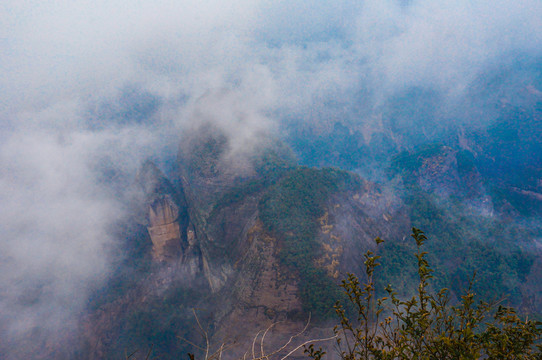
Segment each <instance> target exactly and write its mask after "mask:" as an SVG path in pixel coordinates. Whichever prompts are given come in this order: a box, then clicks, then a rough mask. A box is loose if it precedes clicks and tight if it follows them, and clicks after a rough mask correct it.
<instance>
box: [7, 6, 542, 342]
mask: <svg viewBox="0 0 542 360" xmlns="http://www.w3.org/2000/svg"><path fill="white" fill-rule="evenodd" d="M0 54H1V55H0V68H1V73H0V169H1V171H0V204H1V207H0V234H1V235H0V289H1V290H0V321H2V320H3V321H4V323H5V324H9V325H8V326H9V329H10V331H11V332H10V334H12V335H13V336H16V335H17V334H18V333H19V332H21V331H22V332H24V331H26V330H28V329H30V328H32V327H33V326H35V325H37V324H39V326H42V327H46V328H51V329H54V328H56V327H57V326H65V324H66V323H69V321H66V319H70V318H73V315H74V314H77V313H78V311H80V310H81V309H82V306H83V304H84V301H85V299H86V296H87V293H88V291H89V289H91V288H92V286H94V285H95V284H99V283H100V281H102V279H103V278H104V276H105V275H106V274H107V273H108V271H109V264H110V260H111V259H110V257H108V253H109V250H108V249H111V247H114V246H115V243H114V239H113V238H112V236H111V235H110V232H109V230H108V226H110V225H111V224H113V223H114V222H115V221H116V220H118V219H120V218H122V216H123V214H124V210H123V205H122V198H123V196H124V195H125V194H122V193H121V192H120V191H119V187H118V186H115V184H114V183H111V182H110V181H108V179H106V178H104V177H105V176H106V175H104V174H107V173H108V171H110V170H114V171H116V172H118V173H119V174H121V176H120V178H119V181H128V182H129V179H130V177H131V176H132V175H133V174H134V172H135V171H136V169H137V167H138V166H139V164H140V162H141V161H142V159H145V158H147V157H149V156H150V157H157V158H159V159H160V158H162V157H164V156H166V155H167V154H171V153H172V152H173V153H174V152H175V151H176V147H177V141H178V136H181V135H182V133H183V131H184V130H186V129H189V128H193V127H197V126H200V124H201V123H204V122H213V123H214V124H215V125H216V126H218V127H219V128H221V129H223V131H224V132H225V133H226V134H227V136H229V137H230V144H231V149H230V150H231V152H230V155H231V156H237V155H239V154H240V153H241V152H243V151H247V149H248V151H250V150H251V149H253V148H254V147H256V146H258V144H259V141H258V139H259V138H260V137H261V136H262V135H263V136H265V134H267V133H268V132H274V131H276V129H277V128H278V124H279V123H280V121H281V119H280V116H281V115H280V114H282V115H284V114H286V115H288V116H291V117H296V116H300V117H303V116H304V115H303V114H307V113H311V114H316V115H315V119H314V121H317V120H318V113H319V112H321V111H324V110H325V107H326V106H327V105H326V104H333V103H337V102H338V103H341V104H345V105H344V106H346V107H348V106H350V104H352V103H354V102H356V101H357V100H356V97H357V96H359V93H360V92H363V93H364V94H366V96H368V97H370V101H368V102H367V103H368V104H371V106H375V107H377V106H378V105H379V104H381V103H382V102H383V101H384V100H385V99H386V98H387V97H388V96H390V95H391V94H394V93H396V92H398V91H402V90H405V89H408V88H410V87H412V86H418V87H424V88H430V89H434V90H437V91H439V92H441V93H443V94H446V95H448V96H450V97H454V96H461V94H462V93H463V91H464V90H465V89H466V88H468V86H469V85H470V84H471V83H472V81H473V80H474V79H475V78H476V76H478V75H479V74H480V73H482V72H484V71H486V70H487V69H490V68H492V67H498V66H499V65H502V64H506V63H508V62H511V61H513V60H514V59H515V58H517V57H522V58H538V59H540V57H541V55H542V2H541V1H540V0H517V1H509V0H506V1H505V0H491V1H489V0H479V1H467V0H454V1H447V0H444V1H429V0H425V1H424V0H420V1H417V0H397V1H386V0H378V1H361V0H358V1H348V0H346V1H341V0H336V1H320V0H314V1H295V0H288V1H286V0H284V1H283V0H276V1H270V0H252V1H248V0H239V1H234V2H232V1H216V0H198V1H195V0H177V1H166V0H162V1H161V0H155V1H137V0H135V1H118V0H107V1H102V0H93V1H77V0H69V1H68V0H58V1H34V0H28V1H21V0H18V1H13V0H7V1H3V2H2V4H1V5H0ZM539 90H540V89H539ZM315 109H316V110H315ZM345 111H346V112H348V109H346V110H345ZM354 121H359V122H363V121H365V119H363V118H359V119H357V118H355V119H354ZM21 299H22V300H21ZM2 318H3V319H2ZM7 318H9V319H10V320H9V321H8V320H6V319H7Z"/></svg>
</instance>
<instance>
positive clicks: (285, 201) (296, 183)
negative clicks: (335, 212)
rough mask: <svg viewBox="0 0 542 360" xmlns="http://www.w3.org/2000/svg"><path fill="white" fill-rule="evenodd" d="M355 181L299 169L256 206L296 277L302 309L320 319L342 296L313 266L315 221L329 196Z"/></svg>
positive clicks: (331, 173) (350, 177)
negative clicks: (279, 242) (279, 243)
mask: <svg viewBox="0 0 542 360" xmlns="http://www.w3.org/2000/svg"><path fill="white" fill-rule="evenodd" d="M356 179H357V178H356V177H355V176H354V175H351V174H350V173H347V172H344V171H339V170H335V169H331V168H325V169H313V168H307V167H298V168H296V169H294V170H292V171H290V172H289V173H287V174H286V175H285V176H284V177H282V178H281V179H280V180H279V181H278V182H277V183H276V184H274V185H273V186H272V187H271V188H270V189H269V191H268V192H267V193H266V194H265V195H264V196H263V197H262V199H261V201H260V204H259V211H260V217H261V219H262V221H263V223H264V225H265V226H266V228H267V230H268V231H270V232H271V233H272V234H274V235H275V236H276V237H277V238H278V239H279V240H280V241H281V250H280V253H279V257H280V261H281V262H282V264H284V265H285V266H287V267H289V268H290V269H291V270H293V271H294V272H295V273H297V274H299V278H300V281H299V288H300V296H301V300H302V302H303V304H304V307H305V310H306V311H309V312H312V313H313V314H314V315H316V316H317V317H320V318H323V317H326V316H329V315H330V314H331V312H332V307H333V303H334V302H335V301H336V300H337V299H338V298H340V296H341V295H340V292H339V291H338V289H337V288H336V286H335V285H334V283H333V281H332V280H331V279H330V278H329V276H328V275H327V274H326V272H325V270H323V269H320V268H318V267H316V266H315V265H314V260H315V258H316V257H317V256H318V255H319V254H320V251H321V250H320V246H319V244H318V243H316V241H315V237H316V234H317V231H318V218H319V217H321V216H322V215H323V214H324V212H325V208H324V206H325V204H326V202H327V200H328V198H329V196H330V195H331V194H332V193H334V192H336V191H339V190H344V189H345V188H347V187H348V186H352V184H353V183H355V182H356V181H357V180H356Z"/></svg>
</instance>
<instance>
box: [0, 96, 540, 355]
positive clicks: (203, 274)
mask: <svg viewBox="0 0 542 360" xmlns="http://www.w3.org/2000/svg"><path fill="white" fill-rule="evenodd" d="M524 90H525V91H526V92H527V95H525V96H524V97H523V99H524V101H523V103H521V104H517V103H516V104H515V105H514V106H512V105H510V104H509V103H508V102H507V101H505V100H503V99H502V98H499V101H498V103H499V104H500V105H499V106H497V107H496V110H495V111H494V112H493V113H492V114H493V117H492V118H491V119H488V124H487V126H484V127H476V126H468V124H463V125H462V126H460V127H456V128H449V129H441V130H440V131H441V133H440V134H439V135H438V136H428V137H425V138H424V135H423V133H424V132H426V130H424V129H421V130H420V129H419V130H420V132H419V133H418V134H415V133H412V134H410V135H409V136H406V135H404V134H401V133H400V130H397V129H394V128H393V126H390V125H389V122H390V121H391V122H393V121H396V120H397V119H395V120H394V117H393V116H391V115H390V117H389V118H388V119H387V120H386V119H385V117H384V118H383V119H384V120H381V121H382V122H381V123H380V125H379V127H376V128H372V129H365V130H366V131H369V130H370V131H369V132H368V133H366V134H365V135H363V134H362V133H360V132H358V130H356V128H354V127H347V126H346V125H344V124H342V123H341V122H335V123H334V124H333V125H332V131H331V132H330V133H329V135H327V136H307V134H304V135H303V136H304V139H305V142H304V143H303V142H299V141H298V140H296V139H295V133H289V135H288V136H294V138H292V137H290V138H288V136H286V137H285V139H278V138H275V139H268V143H266V144H265V146H263V147H261V148H258V150H257V151H254V152H253V153H249V154H248V155H246V154H245V157H243V158H239V157H231V156H230V154H231V147H232V144H230V143H229V142H230V141H231V140H230V139H229V138H228V137H227V136H225V134H224V133H223V129H220V128H217V127H214V126H212V125H211V124H205V123H204V124H202V125H201V126H199V127H194V128H192V129H191V130H190V131H189V132H187V133H185V134H184V136H183V137H182V139H181V140H180V145H179V151H178V153H177V154H176V156H172V157H174V158H176V160H175V161H174V162H173V163H170V164H169V165H168V166H167V168H166V170H167V171H164V170H162V169H160V168H159V165H158V164H157V163H155V162H154V161H152V160H146V161H144V162H143V163H142V164H141V165H140V167H139V171H138V173H137V175H136V176H135V177H133V178H131V179H130V180H129V182H128V184H129V185H128V187H129V188H130V189H131V190H130V192H129V193H130V196H129V197H127V198H125V202H126V207H127V209H129V210H128V213H129V216H127V217H125V218H123V219H122V221H117V223H116V225H115V226H113V227H111V229H110V232H111V234H112V236H114V237H115V238H116V239H117V240H118V242H117V245H116V246H115V247H114V248H113V249H111V250H110V251H112V252H115V253H117V254H118V256H116V257H115V258H116V259H117V262H116V263H115V264H114V269H113V271H112V272H111V274H110V275H109V276H108V278H107V279H105V285H104V286H101V287H100V288H98V289H97V290H95V291H93V292H92V294H91V296H90V297H89V299H88V301H87V303H86V308H85V311H84V312H83V313H82V315H81V316H80V319H79V322H80V325H79V326H78V328H77V331H70V332H65V333H61V334H59V337H58V338H59V339H60V340H58V339H57V340H56V342H55V343H35V342H33V341H32V340H31V339H32V336H28V337H27V339H28V341H27V342H24V341H23V342H20V341H19V342H13V343H10V342H9V341H8V342H4V343H2V344H0V346H1V349H2V353H3V354H9V355H8V357H7V358H8V359H19V358H51V357H54V358H58V359H61V358H66V359H68V358H74V357H79V358H89V359H117V358H119V356H122V354H130V353H131V352H133V351H137V354H138V355H137V356H140V357H141V356H143V354H147V353H149V351H151V353H152V354H153V357H154V358H164V359H167V358H177V357H179V354H185V353H187V352H190V353H196V354H200V355H201V354H202V352H201V349H200V348H199V347H202V346H203V347H204V346H205V337H204V336H203V335H202V331H201V328H204V329H205V330H206V331H207V335H208V338H209V341H210V346H211V348H217V347H219V346H220V344H223V343H227V344H229V345H230V346H229V347H228V351H227V355H225V356H226V357H228V358H235V357H238V356H242V354H243V353H244V352H246V351H247V350H248V349H249V348H250V347H251V346H252V341H253V338H254V336H255V335H256V334H257V333H258V332H259V331H262V330H264V329H266V328H267V327H268V326H270V325H271V324H275V326H274V327H273V328H272V329H271V331H270V332H269V334H268V335H267V337H266V346H267V347H268V348H270V349H271V348H275V347H278V346H279V345H281V344H283V343H284V342H286V341H287V339H288V337H289V336H291V335H292V334H295V333H297V332H298V331H300V330H301V329H303V327H304V326H305V324H306V322H307V321H308V319H309V318H310V326H309V328H308V331H307V332H305V333H304V334H303V336H302V337H301V338H300V339H307V338H319V337H325V336H328V335H329V334H330V332H331V328H332V327H333V325H334V323H335V319H334V310H333V305H334V304H335V302H336V301H337V300H343V301H344V300H345V294H344V293H343V292H342V291H341V289H340V288H339V286H338V284H339V283H340V281H341V279H343V278H345V276H346V274H347V273H354V274H357V275H358V276H360V277H361V278H362V279H363V276H364V275H363V268H364V265H363V260H362V254H364V253H365V252H366V251H367V250H372V251H376V253H377V254H378V255H380V256H382V259H381V263H382V266H381V267H379V268H378V270H377V271H378V277H377V283H376V292H377V294H380V295H383V294H384V288H385V287H386V286H387V285H388V284H393V285H394V287H395V289H396V290H397V292H398V296H399V297H403V298H406V297H407V296H409V295H411V294H412V293H413V292H414V291H415V290H416V286H417V285H416V284H417V279H418V278H417V276H418V275H417V273H416V267H415V262H414V261H412V259H413V258H412V254H413V253H414V251H415V244H414V243H413V242H412V239H410V237H409V236H408V235H409V232H410V229H411V227H412V226H415V227H418V228H421V229H423V230H424V231H425V232H426V234H427V236H428V237H429V240H428V241H427V243H426V248H427V250H428V252H429V255H428V261H429V262H430V263H431V265H432V267H433V268H434V270H435V279H434V281H433V282H432V284H431V286H432V287H433V288H435V289H440V288H441V287H446V288H448V289H450V293H451V296H452V300H453V301H455V300H457V299H459V298H460V296H461V295H462V294H463V293H464V291H465V289H466V288H467V287H468V286H469V283H470V281H471V280H472V279H473V276H474V274H475V277H474V279H475V280H474V283H473V287H472V289H473V291H474V292H476V293H477V294H478V295H479V296H480V297H481V298H484V299H488V300H489V299H497V298H499V299H500V298H502V299H503V301H504V303H505V304H509V305H512V306H514V307H516V308H518V309H519V310H520V311H521V312H522V313H524V314H529V316H534V317H539V316H540V314H541V313H542V299H541V295H540V294H542V281H541V280H540V279H542V257H541V255H542V253H541V252H542V247H541V243H540V239H541V238H542V226H541V224H540V221H539V216H540V214H541V211H542V182H541V180H540V179H541V177H542V165H541V164H542V161H540V160H541V159H540V157H541V156H542V149H541V146H542V145H541V144H542V143H541V142H540V140H539V139H540V135H541V134H540V131H541V129H542V126H541V124H540V122H541V121H542V107H541V105H540V104H541V103H542V96H541V94H540V93H539V92H538V91H535V90H533V89H531V88H526V89H524ZM416 96H418V95H416ZM420 101H421V100H420ZM426 110H427V109H426ZM426 110H424V111H426ZM387 116H388V115H387ZM392 120H393V121H392ZM387 122H388V123H387ZM299 131H301V130H300V129H299ZM417 136H418V137H419V138H418V137H417ZM339 139H340V140H341V141H339ZM375 141H376V143H375ZM386 144H387V145H386ZM337 146H340V148H337ZM333 164H335V165H336V166H330V165H333ZM376 237H379V238H382V239H384V240H385V242H384V243H383V244H381V245H380V246H379V247H378V248H377V247H376V246H375V244H374V241H373V239H375V238H376ZM29 299H30V298H29ZM23 301H25V300H24V299H23ZM28 301H31V299H30V300H28ZM198 322H199V324H198ZM36 331H38V330H36ZM21 344H24V346H21ZM151 349H152V350H151ZM119 354H120V355H119ZM136 358H137V357H136Z"/></svg>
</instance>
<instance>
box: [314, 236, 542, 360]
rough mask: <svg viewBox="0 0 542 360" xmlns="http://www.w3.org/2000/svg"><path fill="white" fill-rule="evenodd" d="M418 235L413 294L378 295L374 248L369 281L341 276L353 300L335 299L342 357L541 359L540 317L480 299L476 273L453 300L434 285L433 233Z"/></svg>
mask: <svg viewBox="0 0 542 360" xmlns="http://www.w3.org/2000/svg"><path fill="white" fill-rule="evenodd" d="M412 237H413V238H414V240H415V241H416V246H417V252H416V254H415V256H416V260H417V270H418V278H419V283H418V288H417V294H416V295H414V296H413V297H412V298H410V299H407V300H401V299H399V298H398V297H397V294H396V293H395V292H394V290H393V288H392V286H391V285H388V286H387V287H386V292H387V296H385V297H381V298H377V297H376V294H375V285H374V284H375V282H374V279H373V277H374V274H375V269H376V268H377V267H378V266H379V265H380V264H379V263H378V260H379V259H380V256H378V255H376V254H374V253H373V252H371V251H368V252H367V253H366V254H365V262H364V263H365V274H366V276H367V280H366V282H365V283H364V284H361V283H360V280H359V278H358V277H356V276H355V275H353V274H348V277H347V279H345V280H343V281H342V284H341V287H342V288H343V289H344V291H345V293H346V295H347V296H348V301H349V302H348V303H347V304H341V303H339V302H338V303H337V304H336V306H335V310H336V313H337V315H338V317H339V320H340V323H339V324H338V325H337V326H336V327H335V329H334V331H335V335H336V341H337V346H338V349H339V354H340V356H341V358H342V359H345V360H358V359H364V360H365V359H387V360H396V359H409V360H410V359H418V360H426V359H427V360H429V359H434V360H446V359H459V360H468V359H472V360H474V359H480V358H483V359H495V360H496V359H511V360H512V359H518V360H519V359H524V360H528V359H542V346H541V344H540V341H541V337H542V323H541V322H539V321H535V320H529V319H522V318H521V317H520V316H518V315H517V314H516V311H515V310H514V309H513V308H510V307H505V306H502V305H500V304H499V302H492V303H489V302H485V301H478V302H477V301H476V300H475V294H474V293H473V291H472V283H473V281H474V276H473V280H471V284H470V286H469V288H468V290H467V291H466V293H465V294H464V295H463V296H461V300H460V301H458V303H457V304H454V305H451V299H450V295H449V291H448V289H446V288H443V289H441V290H440V291H438V292H436V293H435V292H432V291H431V290H430V287H429V282H430V280H431V278H432V277H433V276H432V272H433V270H432V269H431V267H430V265H429V263H428V262H427V260H426V255H427V253H426V252H424V251H422V247H423V244H424V242H425V241H426V240H427V237H426V236H425V234H424V232H423V231H421V230H419V229H416V228H413V229H412ZM376 242H377V244H380V243H382V242H383V240H381V239H380V238H377V239H376ZM349 309H351V310H349ZM306 353H307V354H308V355H309V357H311V358H313V359H321V358H322V357H323V356H324V354H325V352H323V351H322V350H321V349H319V350H315V348H314V346H312V347H308V348H306Z"/></svg>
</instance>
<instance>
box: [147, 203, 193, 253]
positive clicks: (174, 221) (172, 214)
mask: <svg viewBox="0 0 542 360" xmlns="http://www.w3.org/2000/svg"><path fill="white" fill-rule="evenodd" d="M178 218H179V209H178V208H177V205H175V203H174V202H173V201H172V200H171V198H170V197H169V196H167V195H166V196H164V197H161V198H158V199H156V200H154V201H153V202H152V204H151V205H150V206H149V222H150V226H149V227H148V228H147V230H148V231H149V235H150V237H151V241H152V244H153V248H152V255H153V258H154V260H156V261H172V260H176V259H179V258H180V257H181V256H182V248H183V245H185V244H182V240H181V228H180V226H179V222H178ZM183 230H184V231H186V229H183ZM184 247H186V245H185V246H184Z"/></svg>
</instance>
